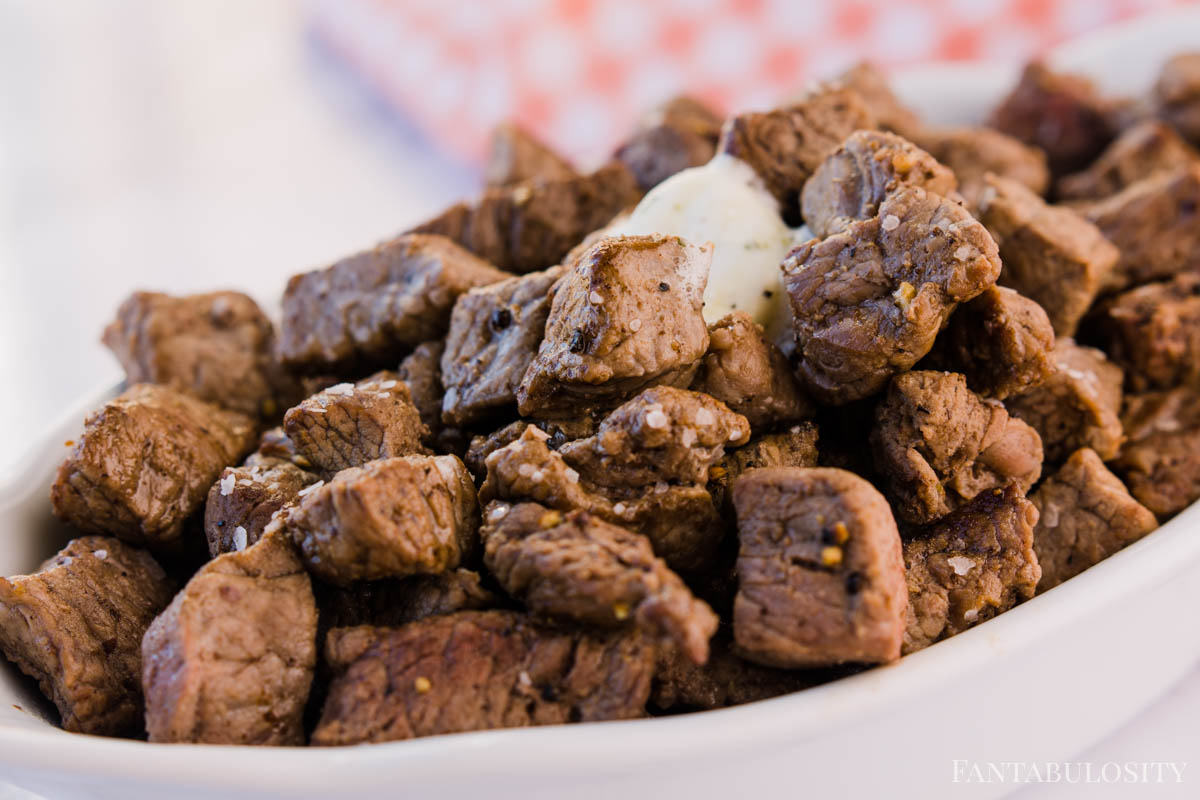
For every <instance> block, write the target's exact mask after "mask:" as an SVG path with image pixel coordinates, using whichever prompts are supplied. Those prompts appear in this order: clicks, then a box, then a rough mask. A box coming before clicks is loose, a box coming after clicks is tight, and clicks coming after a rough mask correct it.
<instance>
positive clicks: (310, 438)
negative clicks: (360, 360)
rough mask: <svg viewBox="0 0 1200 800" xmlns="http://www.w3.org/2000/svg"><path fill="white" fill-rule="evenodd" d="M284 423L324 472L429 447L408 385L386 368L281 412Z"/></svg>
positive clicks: (291, 437) (425, 430)
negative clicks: (425, 441) (425, 443)
mask: <svg viewBox="0 0 1200 800" xmlns="http://www.w3.org/2000/svg"><path fill="white" fill-rule="evenodd" d="M283 428H284V430H285V431H287V435H288V437H289V438H290V439H291V440H292V441H293V442H295V445H296V449H297V450H298V451H299V452H300V453H301V454H302V455H303V456H304V457H305V458H307V459H308V460H309V461H310V462H311V463H312V465H313V466H314V467H315V468H316V469H318V470H320V471H322V472H324V473H325V474H326V475H329V474H332V473H335V472H337V471H339V470H343V469H346V468H348V467H357V466H361V465H362V464H365V463H367V462H368V461H372V460H374V459H377V458H390V457H392V456H404V455H410V454H413V453H424V452H427V451H426V450H425V447H424V446H423V445H422V444H421V440H422V439H424V438H426V437H427V436H428V435H429V430H428V429H427V428H426V427H425V426H424V425H423V424H422V423H421V414H420V412H419V411H418V410H417V407H416V406H415V405H413V402H412V395H411V394H410V393H409V390H408V386H407V385H406V384H405V383H404V382H403V381H401V380H400V376H399V375H397V374H396V373H394V372H386V371H385V372H377V373H376V374H374V375H372V376H371V377H369V378H364V379H363V380H361V381H359V382H358V383H355V384H350V383H339V384H337V385H336V386H330V387H329V388H328V389H326V390H325V391H323V392H320V393H318V394H315V395H313V396H312V397H310V398H308V399H307V400H305V401H304V402H303V403H301V404H300V405H298V406H296V407H295V408H293V409H291V410H290V411H288V412H287V414H286V415H284V418H283Z"/></svg>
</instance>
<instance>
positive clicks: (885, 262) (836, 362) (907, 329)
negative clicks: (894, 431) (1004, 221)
mask: <svg viewBox="0 0 1200 800" xmlns="http://www.w3.org/2000/svg"><path fill="white" fill-rule="evenodd" d="M783 272H784V284H785V286H786V287H787V292H788V297H789V300H790V301H791V307H792V317H793V321H792V326H793V329H794V331H795V334H796V354H797V356H798V357H799V359H800V366H799V374H800V378H801V380H802V381H803V382H804V385H805V388H806V389H808V391H809V392H810V393H812V394H813V395H814V396H816V398H817V399H818V400H820V401H822V402H824V403H828V404H841V403H848V402H850V401H852V400H858V399H860V398H863V397H868V396H870V395H872V394H875V393H876V392H878V391H879V390H880V389H882V388H883V387H884V386H886V385H887V382H888V379H889V378H890V377H891V376H892V375H894V374H896V373H898V372H903V371H904V370H907V369H909V368H911V367H912V366H913V365H914V364H916V363H917V361H918V360H920V359H921V358H922V357H923V356H924V355H925V354H926V353H928V352H929V349H930V348H931V347H932V346H933V340H934V337H936V336H937V333H938V331H939V330H941V328H942V325H943V324H944V323H945V321H946V320H947V318H949V316H950V314H951V313H952V312H953V311H954V309H955V307H956V306H957V305H958V304H959V303H961V302H965V301H967V300H970V299H971V298H973V297H975V296H977V295H978V294H980V293H981V292H982V291H983V290H984V289H987V288H988V287H989V286H991V285H992V284H994V283H995V282H996V276H997V275H999V274H1000V257H999V255H998V253H997V250H996V243H995V242H993V241H992V237H991V236H989V235H988V232H987V231H986V230H985V229H984V227H983V226H982V225H980V224H979V223H978V222H976V221H975V220H974V218H972V217H971V215H970V214H968V213H967V211H966V209H964V208H963V207H962V206H960V205H958V204H957V203H954V202H952V201H950V200H947V199H946V198H944V197H940V196H938V195H935V194H933V193H931V192H927V191H925V190H924V189H921V188H920V187H905V188H902V189H900V190H899V191H897V192H895V193H894V194H891V195H889V196H888V197H887V198H886V199H885V200H884V201H883V203H882V204H881V205H880V206H879V214H878V216H876V217H873V218H871V219H868V220H862V221H858V222H853V223H851V224H850V226H849V227H848V228H847V229H846V230H845V231H843V232H841V233H838V234H835V235H833V236H830V237H828V238H826V239H824V240H820V241H815V240H814V241H810V242H806V243H804V244H802V245H800V246H799V247H797V248H796V249H794V250H792V252H791V253H789V254H788V256H787V258H786V259H784V262H783Z"/></svg>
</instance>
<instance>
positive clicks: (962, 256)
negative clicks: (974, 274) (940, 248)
mask: <svg viewBox="0 0 1200 800" xmlns="http://www.w3.org/2000/svg"><path fill="white" fill-rule="evenodd" d="M969 255H971V248H969V247H967V246H966V245H965V244H960V245H959V246H958V249H957V250H955V251H954V257H955V258H957V259H958V260H959V261H966V260H967V256H969Z"/></svg>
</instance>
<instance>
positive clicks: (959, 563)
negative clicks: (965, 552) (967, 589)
mask: <svg viewBox="0 0 1200 800" xmlns="http://www.w3.org/2000/svg"><path fill="white" fill-rule="evenodd" d="M946 563H947V564H949V565H950V566H951V567H953V569H954V574H955V575H966V574H967V573H968V572H970V571H971V570H973V569H975V562H974V561H973V560H972V559H970V558H967V557H966V556H951V557H950V558H947V559H946Z"/></svg>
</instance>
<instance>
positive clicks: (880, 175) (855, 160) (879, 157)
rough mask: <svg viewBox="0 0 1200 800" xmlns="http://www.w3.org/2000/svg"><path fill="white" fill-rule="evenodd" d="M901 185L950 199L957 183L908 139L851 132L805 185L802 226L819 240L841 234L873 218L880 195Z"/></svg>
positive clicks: (881, 201)
mask: <svg viewBox="0 0 1200 800" xmlns="http://www.w3.org/2000/svg"><path fill="white" fill-rule="evenodd" d="M902 186H920V187H923V188H924V189H926V190H927V191H930V192H933V193H934V194H937V195H942V196H943V197H951V196H953V195H954V192H955V190H956V189H957V188H958V181H957V179H956V178H955V177H954V173H953V172H951V171H950V170H948V169H946V167H943V166H942V165H941V164H939V163H938V162H937V161H936V160H935V159H934V158H933V156H931V155H929V153H926V152H925V151H924V150H922V149H921V148H919V147H917V146H916V145H915V144H913V143H912V142H910V141H908V140H907V139H902V138H901V137H899V136H897V135H896V134H894V133H885V132H883V131H855V132H854V133H852V134H850V135H849V136H848V137H847V138H846V141H844V142H842V144H841V146H840V147H838V149H836V150H834V151H833V152H832V153H830V154H829V155H828V156H826V157H825V159H824V161H822V162H821V164H820V166H818V167H817V168H816V170H814V171H813V174H812V177H811V178H809V179H808V180H807V181H806V182H805V183H804V191H803V193H802V194H801V195H800V202H801V209H802V211H803V215H804V224H805V225H807V226H808V228H809V230H811V231H812V232H813V234H814V235H815V236H817V237H818V238H824V237H826V236H830V235H832V234H835V233H841V232H842V231H844V230H846V229H847V228H849V227H850V224H851V223H853V222H856V221H858V220H864V219H870V218H872V217H874V216H876V215H877V214H878V213H879V206H880V204H881V203H883V201H884V199H885V198H886V197H887V196H888V195H889V194H892V193H893V192H896V191H898V190H899V189H900V187H902Z"/></svg>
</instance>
